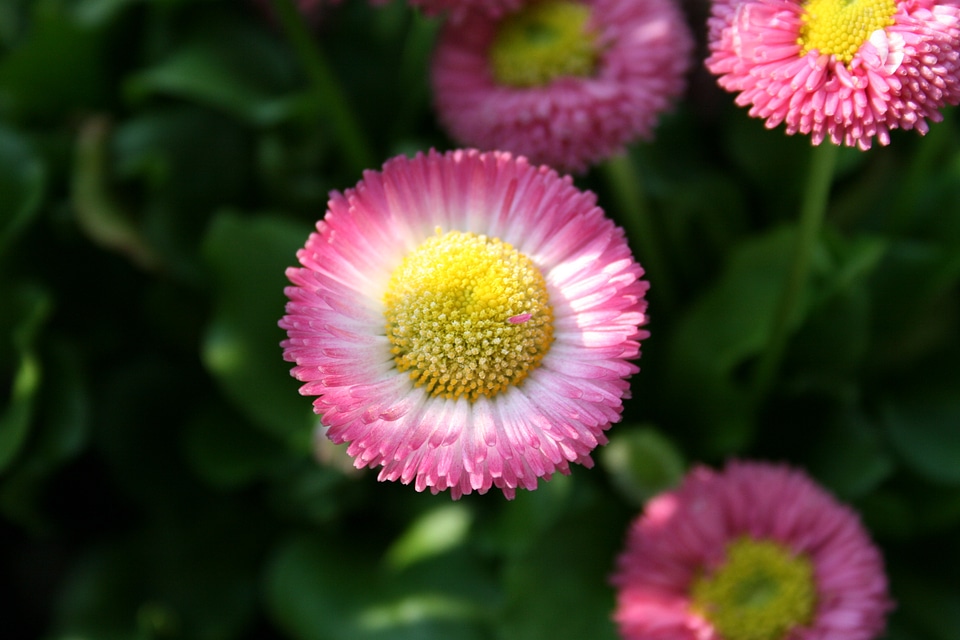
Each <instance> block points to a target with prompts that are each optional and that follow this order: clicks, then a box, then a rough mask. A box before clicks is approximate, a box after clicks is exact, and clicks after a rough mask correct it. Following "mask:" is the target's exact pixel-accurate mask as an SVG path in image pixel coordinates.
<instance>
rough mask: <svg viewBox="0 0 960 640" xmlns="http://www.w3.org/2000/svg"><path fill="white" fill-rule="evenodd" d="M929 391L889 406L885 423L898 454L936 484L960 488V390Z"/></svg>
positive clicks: (917, 393) (895, 400)
mask: <svg viewBox="0 0 960 640" xmlns="http://www.w3.org/2000/svg"><path fill="white" fill-rule="evenodd" d="M950 387H952V388H936V387H934V388H926V389H920V390H917V391H915V392H913V393H911V394H909V395H905V396H904V397H901V398H897V399H890V401H889V402H887V403H886V404H885V407H884V411H883V422H884V424H885V425H886V428H887V435H888V437H889V438H890V442H891V444H893V446H894V447H895V448H896V451H897V453H899V454H900V456H902V458H903V460H904V462H905V463H906V464H908V465H909V466H910V467H911V468H913V470H914V471H916V472H917V473H920V474H922V475H924V476H925V477H927V478H929V479H930V480H933V481H935V482H942V483H946V484H953V485H956V484H960V438H958V437H957V434H958V433H960V431H958V430H960V388H958V387H957V386H956V384H954V385H950Z"/></svg>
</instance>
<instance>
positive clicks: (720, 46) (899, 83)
mask: <svg viewBox="0 0 960 640" xmlns="http://www.w3.org/2000/svg"><path fill="white" fill-rule="evenodd" d="M708 28H709V34H708V40H709V46H710V51H711V55H710V57H709V58H707V61H706V64H707V68H708V69H710V71H711V72H712V73H714V74H716V75H717V76H719V78H718V82H719V84H720V86H721V87H723V88H724V89H727V90H728V91H733V92H739V94H738V95H737V97H736V102H737V104H739V105H741V106H746V105H750V115H751V116H753V117H756V118H762V119H764V120H766V126H767V127H768V128H773V127H776V126H777V125H779V124H780V123H781V122H783V123H785V124H786V131H787V133H788V134H791V135H792V134H794V133H797V132H799V133H804V134H810V136H811V140H812V141H813V144H820V143H821V142H822V141H823V140H824V139H826V138H829V139H830V140H831V141H832V142H833V143H834V144H844V145H846V146H854V145H856V146H858V147H859V148H861V149H869V148H870V146H871V144H872V141H873V139H874V138H876V139H877V140H878V141H879V142H880V144H883V145H886V144H889V142H890V130H892V129H916V130H917V131H919V132H920V133H921V134H923V133H926V132H927V130H928V129H929V125H928V123H927V121H928V120H929V121H932V122H939V121H940V120H941V119H942V116H941V114H940V111H939V110H940V108H942V107H943V106H945V105H956V104H958V103H960V4H958V1H957V0H853V1H852V2H848V1H847V0H806V2H801V1H800V0H713V5H712V14H711V17H710V19H709V21H708Z"/></svg>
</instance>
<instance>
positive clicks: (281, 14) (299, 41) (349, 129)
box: [272, 0, 379, 174]
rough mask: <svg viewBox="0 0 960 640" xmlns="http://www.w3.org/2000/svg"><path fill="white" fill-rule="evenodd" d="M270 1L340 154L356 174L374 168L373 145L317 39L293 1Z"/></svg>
mask: <svg viewBox="0 0 960 640" xmlns="http://www.w3.org/2000/svg"><path fill="white" fill-rule="evenodd" d="M272 2H273V8H274V10H275V12H276V14H277V18H278V19H279V21H280V26H281V27H282V28H283V31H284V34H285V35H286V37H287V39H288V40H289V41H290V44H291V46H292V47H293V49H294V51H296V53H297V56H298V57H299V58H300V64H302V65H303V69H304V71H305V72H306V74H307V77H308V78H309V79H310V83H311V84H312V85H313V89H314V91H316V93H317V97H318V98H319V101H320V104H321V105H323V108H324V109H325V110H326V112H327V113H326V115H327V117H328V118H329V121H330V125H331V129H332V130H333V131H334V132H336V133H335V135H337V136H338V137H339V139H340V145H341V147H342V149H343V153H344V155H345V156H346V158H347V160H348V161H349V163H350V165H351V166H352V168H353V169H354V171H355V172H356V173H358V174H359V173H360V172H362V171H363V170H364V169H370V168H374V166H375V163H376V160H375V158H374V154H373V153H372V151H371V149H372V146H371V145H370V143H369V141H368V140H367V139H366V136H365V135H364V132H363V129H362V128H361V127H360V124H359V122H358V121H357V119H356V118H355V117H354V111H353V109H352V108H351V107H350V105H349V104H348V103H347V99H346V97H345V96H344V94H343V90H342V88H341V86H340V83H339V82H338V81H337V78H336V76H335V75H334V74H333V71H331V69H330V66H329V65H328V64H327V60H326V58H325V57H324V55H323V52H322V51H321V50H320V47H318V46H317V42H316V39H315V38H314V36H313V34H311V32H310V28H309V27H308V26H307V23H306V21H305V20H304V18H303V15H302V14H301V13H300V11H299V10H298V9H297V7H296V5H295V4H294V0H272ZM377 164H379V163H377Z"/></svg>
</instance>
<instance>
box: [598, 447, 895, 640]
mask: <svg viewBox="0 0 960 640" xmlns="http://www.w3.org/2000/svg"><path fill="white" fill-rule="evenodd" d="M613 583H614V585H615V586H616V587H617V589H618V599H617V609H616V613H615V616H614V617H615V619H616V622H617V624H618V626H619V629H620V634H621V636H622V637H623V638H624V639H625V640H724V639H726V640H733V639H734V638H739V637H750V638H764V639H766V638H770V639H777V640H840V639H842V640H873V639H874V638H877V637H878V636H879V635H880V634H881V633H882V632H883V629H884V627H885V624H886V614H887V612H888V611H889V610H890V608H891V606H892V605H891V602H890V599H889V596H888V591H887V580H886V576H885V574H884V569H883V560H882V558H881V556H880V553H879V551H878V550H877V548H876V546H874V544H873V543H872V542H871V541H870V539H869V537H868V535H867V533H866V531H865V530H864V529H863V527H862V525H861V524H860V522H859V519H858V518H857V515H856V514H855V513H854V512H853V511H851V510H850V509H849V508H848V507H846V506H844V505H842V504H839V503H838V502H837V501H836V500H835V499H834V498H833V497H831V496H830V495H829V494H828V493H827V492H826V491H824V490H823V489H822V488H821V487H819V486H818V485H817V484H815V483H814V482H813V481H812V480H811V479H810V478H809V477H808V476H806V475H805V474H804V473H802V472H801V471H798V470H794V469H790V468H788V467H784V466H778V465H772V464H764V463H752V462H732V463H730V464H728V465H727V467H726V468H725V469H724V470H723V471H713V470H710V469H707V468H704V467H699V468H696V469H694V470H693V471H691V472H690V473H689V474H688V476H687V477H686V479H685V480H684V482H683V483H682V484H681V486H680V487H679V488H678V489H676V490H674V491H670V492H666V493H663V494H661V495H660V496H658V497H656V498H654V499H653V500H651V501H650V502H649V503H648V504H647V507H646V509H645V512H644V513H643V515H642V516H641V517H640V518H638V519H637V520H636V522H634V524H633V525H632V526H631V528H630V530H629V532H628V536H627V543H626V548H625V549H624V551H623V553H622V555H621V556H620V557H619V559H618V564H617V572H616V575H615V576H614V577H613ZM744 630H746V631H744ZM744 633H746V635H744Z"/></svg>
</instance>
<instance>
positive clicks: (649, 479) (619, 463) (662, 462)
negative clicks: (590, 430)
mask: <svg viewBox="0 0 960 640" xmlns="http://www.w3.org/2000/svg"><path fill="white" fill-rule="evenodd" d="M600 462H601V464H602V465H603V467H604V468H605V469H606V470H607V472H608V473H609V474H610V475H611V477H612V479H613V482H614V484H615V485H616V487H617V488H618V489H620V491H621V492H622V493H623V494H624V495H625V496H627V498H628V499H630V500H631V501H632V502H633V503H634V504H635V505H638V506H639V505H642V504H643V503H644V502H646V501H647V500H648V499H649V498H650V497H652V496H654V495H656V494H658V493H660V492H662V491H665V490H666V489H669V488H670V487H672V486H674V485H675V484H677V482H679V480H680V478H681V477H682V476H683V473H684V461H683V455H682V454H681V453H680V451H679V450H678V449H677V447H676V445H674V444H673V443H672V442H671V441H670V440H668V439H667V438H666V437H664V435H663V434H661V433H660V432H659V431H657V430H656V429H654V428H652V427H644V428H633V429H631V428H630V427H628V426H619V427H617V429H616V430H615V432H614V433H613V435H611V436H610V443H609V444H608V445H607V446H606V447H604V448H603V449H602V450H601V452H600Z"/></svg>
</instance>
